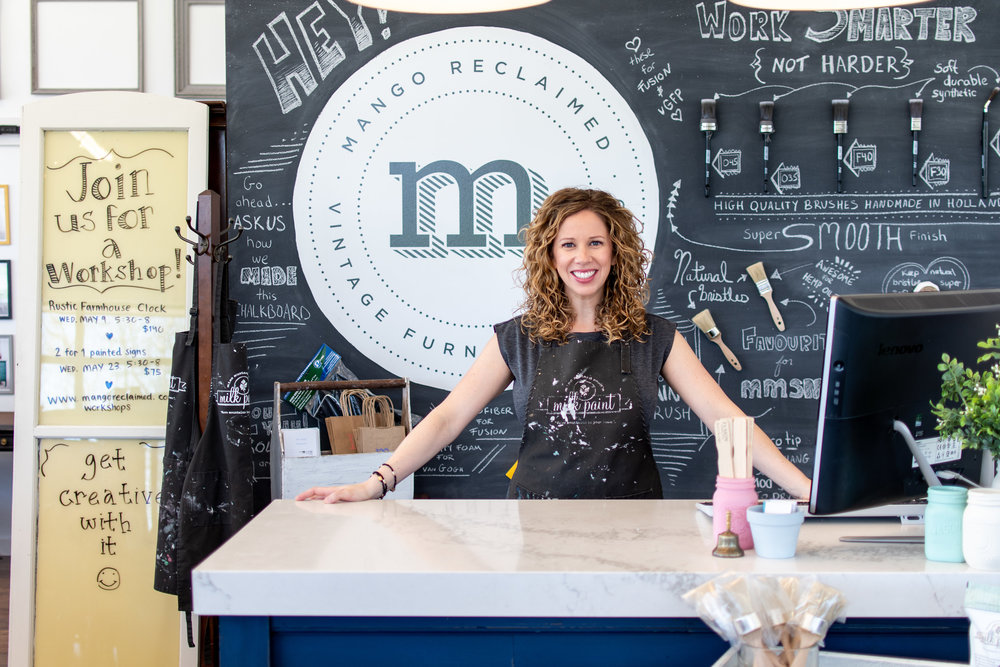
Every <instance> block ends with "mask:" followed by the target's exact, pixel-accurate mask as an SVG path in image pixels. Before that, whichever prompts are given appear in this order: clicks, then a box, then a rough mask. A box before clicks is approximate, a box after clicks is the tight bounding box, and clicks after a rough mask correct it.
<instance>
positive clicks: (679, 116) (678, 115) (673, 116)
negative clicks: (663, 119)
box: [670, 108, 684, 122]
mask: <svg viewBox="0 0 1000 667" xmlns="http://www.w3.org/2000/svg"><path fill="white" fill-rule="evenodd" d="M670 118H671V119H673V120H676V121H678V122H680V121H681V120H682V119H683V118H684V116H683V115H682V114H681V110H680V109H679V108H678V109H674V112H673V113H672V114H670Z"/></svg>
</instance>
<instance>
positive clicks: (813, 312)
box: [781, 299, 816, 327]
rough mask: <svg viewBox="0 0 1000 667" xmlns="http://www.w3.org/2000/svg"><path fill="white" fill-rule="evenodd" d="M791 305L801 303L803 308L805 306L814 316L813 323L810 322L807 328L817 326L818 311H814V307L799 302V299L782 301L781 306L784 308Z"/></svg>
mask: <svg viewBox="0 0 1000 667" xmlns="http://www.w3.org/2000/svg"><path fill="white" fill-rule="evenodd" d="M790 303H801V304H802V305H803V306H805V307H806V308H808V309H809V312H810V313H812V316H813V319H812V322H810V323H809V324H807V325H806V326H807V327H811V326H812V325H814V324H816V311H815V310H814V309H813V307H812V306H810V305H809V304H808V303H806V302H805V301H799V300H798V299H782V301H781V305H782V306H787V305H788V304H790Z"/></svg>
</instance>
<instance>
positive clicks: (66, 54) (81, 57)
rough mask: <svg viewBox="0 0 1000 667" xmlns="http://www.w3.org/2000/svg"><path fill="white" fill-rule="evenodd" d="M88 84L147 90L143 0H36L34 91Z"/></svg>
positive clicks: (79, 88) (97, 87)
mask: <svg viewBox="0 0 1000 667" xmlns="http://www.w3.org/2000/svg"><path fill="white" fill-rule="evenodd" d="M80 26H92V27H89V28H88V29H87V30H81V29H80ZM84 90H132V91H141V90H142V0H31V92H32V93H69V92H76V91H84Z"/></svg>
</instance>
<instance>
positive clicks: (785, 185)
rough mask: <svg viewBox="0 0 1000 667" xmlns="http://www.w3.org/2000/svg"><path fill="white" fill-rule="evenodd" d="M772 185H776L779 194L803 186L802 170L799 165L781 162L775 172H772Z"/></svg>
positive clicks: (775, 188)
mask: <svg viewBox="0 0 1000 667" xmlns="http://www.w3.org/2000/svg"><path fill="white" fill-rule="evenodd" d="M771 185H773V186H774V190H775V192H777V193H778V194H779V195H783V194H785V192H787V191H789V190H798V189H799V188H801V187H802V172H801V171H799V165H797V164H788V165H786V164H785V163H784V162H781V163H779V164H778V167H777V168H776V169H775V170H774V173H773V174H771Z"/></svg>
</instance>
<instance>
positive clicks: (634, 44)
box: [625, 37, 642, 52]
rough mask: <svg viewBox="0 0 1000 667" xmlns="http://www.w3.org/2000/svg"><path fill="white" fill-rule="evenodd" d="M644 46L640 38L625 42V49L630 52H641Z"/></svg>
mask: <svg viewBox="0 0 1000 667" xmlns="http://www.w3.org/2000/svg"><path fill="white" fill-rule="evenodd" d="M640 46H642V40H641V39H639V38H638V37H633V38H632V39H630V40H628V41H627V42H625V48H626V49H628V50H629V51H636V52H638V51H639V47H640Z"/></svg>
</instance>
